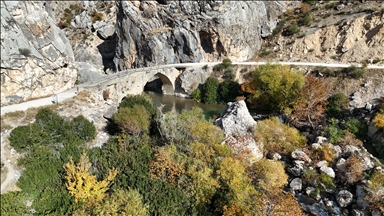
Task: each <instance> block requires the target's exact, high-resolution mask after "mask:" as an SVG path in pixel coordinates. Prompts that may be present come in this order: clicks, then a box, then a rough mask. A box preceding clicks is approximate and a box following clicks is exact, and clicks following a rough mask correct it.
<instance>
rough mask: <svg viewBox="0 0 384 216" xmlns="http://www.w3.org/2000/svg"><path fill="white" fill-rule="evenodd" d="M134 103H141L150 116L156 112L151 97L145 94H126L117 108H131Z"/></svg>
mask: <svg viewBox="0 0 384 216" xmlns="http://www.w3.org/2000/svg"><path fill="white" fill-rule="evenodd" d="M134 105H142V106H143V107H144V108H145V109H146V110H147V112H148V113H149V114H150V116H151V117H152V116H154V115H155V114H156V108H154V107H153V103H152V99H151V98H150V97H149V95H147V94H141V95H127V96H126V97H124V99H123V100H122V101H121V103H120V104H119V108H122V107H129V108H133V107H134Z"/></svg>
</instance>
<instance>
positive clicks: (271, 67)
mask: <svg viewBox="0 0 384 216" xmlns="http://www.w3.org/2000/svg"><path fill="white" fill-rule="evenodd" d="M303 86H304V75H303V74H302V72H300V71H296V70H292V69H291V68H290V66H283V65H279V64H267V65H260V66H259V68H258V69H256V70H255V71H254V72H252V77H251V80H250V81H249V82H246V83H245V84H243V86H242V90H243V91H245V92H247V93H250V94H251V96H250V97H248V98H247V101H248V102H249V103H250V105H251V108H253V109H257V110H267V111H273V112H276V111H277V112H282V111H284V109H286V108H288V107H290V106H292V105H293V104H294V103H295V101H296V99H297V98H298V94H299V92H300V91H301V90H302V89H303Z"/></svg>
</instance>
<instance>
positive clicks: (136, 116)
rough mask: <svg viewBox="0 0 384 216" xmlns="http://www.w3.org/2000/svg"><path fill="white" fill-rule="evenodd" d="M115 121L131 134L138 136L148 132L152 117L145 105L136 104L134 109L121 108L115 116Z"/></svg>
mask: <svg viewBox="0 0 384 216" xmlns="http://www.w3.org/2000/svg"><path fill="white" fill-rule="evenodd" d="M112 118H113V121H114V122H115V123H116V124H117V125H119V127H120V128H122V129H124V130H125V132H127V133H129V134H134V135H138V134H140V133H141V132H144V131H147V130H148V128H149V124H150V115H149V113H148V111H147V110H146V108H145V107H144V106H143V105H138V104H135V105H134V106H133V107H132V108H130V107H120V108H119V110H118V111H117V113H115V114H114V115H113V117H112Z"/></svg>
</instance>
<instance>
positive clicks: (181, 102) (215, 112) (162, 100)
mask: <svg viewBox="0 0 384 216" xmlns="http://www.w3.org/2000/svg"><path fill="white" fill-rule="evenodd" d="M145 93H146V94H148V95H149V96H150V97H151V99H152V101H153V103H154V104H155V106H156V107H157V106H159V105H160V104H164V105H165V106H164V108H163V112H169V111H171V110H174V111H176V112H177V113H181V112H182V111H184V110H191V109H192V108H193V107H200V108H201V109H203V111H204V114H205V117H206V118H213V117H215V116H220V114H221V112H223V110H224V109H225V107H226V105H225V104H204V103H199V102H196V101H194V100H191V99H187V98H181V97H176V96H173V95H163V94H160V93H157V92H152V91H146V92H145Z"/></svg>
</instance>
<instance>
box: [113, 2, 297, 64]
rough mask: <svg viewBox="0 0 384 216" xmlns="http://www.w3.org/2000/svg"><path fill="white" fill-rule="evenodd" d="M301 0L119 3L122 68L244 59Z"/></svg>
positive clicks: (119, 59)
mask: <svg viewBox="0 0 384 216" xmlns="http://www.w3.org/2000/svg"><path fill="white" fill-rule="evenodd" d="M296 3H297V2H292V1H287V2H282V1H121V2H117V10H118V12H117V21H116V25H117V26H116V34H117V39H118V42H117V47H116V55H115V58H114V62H115V65H116V67H117V70H124V69H127V68H137V67H143V66H152V65H157V64H169V63H177V62H199V61H220V60H221V59H223V58H225V57H229V58H230V59H231V60H233V61H245V60H247V59H249V58H250V57H252V56H253V54H254V53H255V52H256V51H257V50H259V49H260V47H261V40H262V37H266V36H268V35H269V34H270V33H271V32H272V30H273V28H274V27H275V26H276V23H277V17H278V15H280V14H281V13H282V12H283V11H284V10H285V8H287V7H288V6H289V5H291V4H296Z"/></svg>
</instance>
